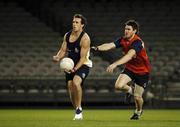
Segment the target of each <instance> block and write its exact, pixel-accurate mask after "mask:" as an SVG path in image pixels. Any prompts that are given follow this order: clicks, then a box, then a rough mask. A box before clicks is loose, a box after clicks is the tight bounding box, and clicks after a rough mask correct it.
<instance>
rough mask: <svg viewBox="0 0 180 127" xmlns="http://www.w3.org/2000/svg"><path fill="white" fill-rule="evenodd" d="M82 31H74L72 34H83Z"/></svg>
mask: <svg viewBox="0 0 180 127" xmlns="http://www.w3.org/2000/svg"><path fill="white" fill-rule="evenodd" d="M81 32H82V30H78V31H72V35H74V36H79V35H80V34H81Z"/></svg>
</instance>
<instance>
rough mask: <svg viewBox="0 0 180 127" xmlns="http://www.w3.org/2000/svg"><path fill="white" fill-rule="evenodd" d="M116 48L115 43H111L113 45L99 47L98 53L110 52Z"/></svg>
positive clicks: (106, 44) (107, 44)
mask: <svg viewBox="0 0 180 127" xmlns="http://www.w3.org/2000/svg"><path fill="white" fill-rule="evenodd" d="M115 47H116V45H115V44H114V42H111V43H105V44H102V45H99V46H97V50H98V51H108V50H110V49H113V48H115Z"/></svg>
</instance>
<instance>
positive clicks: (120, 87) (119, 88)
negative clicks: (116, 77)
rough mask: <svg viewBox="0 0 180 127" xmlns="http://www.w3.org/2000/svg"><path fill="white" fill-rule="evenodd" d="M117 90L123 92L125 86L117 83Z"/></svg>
mask: <svg viewBox="0 0 180 127" xmlns="http://www.w3.org/2000/svg"><path fill="white" fill-rule="evenodd" d="M115 89H116V90H122V89H123V84H120V83H119V84H117V83H116V84H115Z"/></svg>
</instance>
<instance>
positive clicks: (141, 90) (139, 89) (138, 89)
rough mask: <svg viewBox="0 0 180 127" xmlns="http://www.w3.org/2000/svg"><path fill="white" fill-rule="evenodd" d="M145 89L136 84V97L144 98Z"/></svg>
mask: <svg viewBox="0 0 180 127" xmlns="http://www.w3.org/2000/svg"><path fill="white" fill-rule="evenodd" d="M143 93H144V88H143V87H142V86H140V85H138V84H135V89H134V97H142V95H143Z"/></svg>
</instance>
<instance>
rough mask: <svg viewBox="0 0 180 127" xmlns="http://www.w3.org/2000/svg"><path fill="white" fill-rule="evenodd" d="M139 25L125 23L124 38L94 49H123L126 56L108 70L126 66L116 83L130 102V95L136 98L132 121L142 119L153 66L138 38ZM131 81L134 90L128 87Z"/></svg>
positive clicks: (117, 87)
mask: <svg viewBox="0 0 180 127" xmlns="http://www.w3.org/2000/svg"><path fill="white" fill-rule="evenodd" d="M138 32H139V24H138V23H137V22H136V21H135V20H129V21H127V22H126V23H125V29H124V36H123V37H120V38H118V39H117V40H115V41H114V42H110V43H104V44H102V45H99V46H97V47H92V49H93V50H95V51H107V50H110V49H113V48H120V47H121V48H122V50H123V53H125V54H124V56H123V57H122V58H120V59H118V60H117V61H115V62H114V63H112V64H111V65H109V66H108V67H107V69H106V71H107V72H110V73H112V72H113V70H114V69H115V68H116V67H117V66H120V65H125V68H124V71H123V72H122V73H121V74H120V75H119V77H118V79H117V80H116V83H115V88H116V89H117V90H123V91H126V93H127V94H126V98H127V100H129V98H130V95H133V96H134V100H135V105H136V110H135V112H134V114H133V116H132V117H131V118H130V119H131V120H137V119H139V118H140V116H141V114H142V112H143V110H142V108H143V97H142V95H143V92H144V89H145V88H146V86H147V84H148V80H149V73H150V70H151V65H150V62H149V59H148V56H147V53H146V49H145V44H144V42H143V41H142V39H141V38H140V37H139V36H138ZM130 81H133V82H134V83H135V87H134V88H132V87H130V86H129V85H127V84H128V83H129V82H130Z"/></svg>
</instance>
